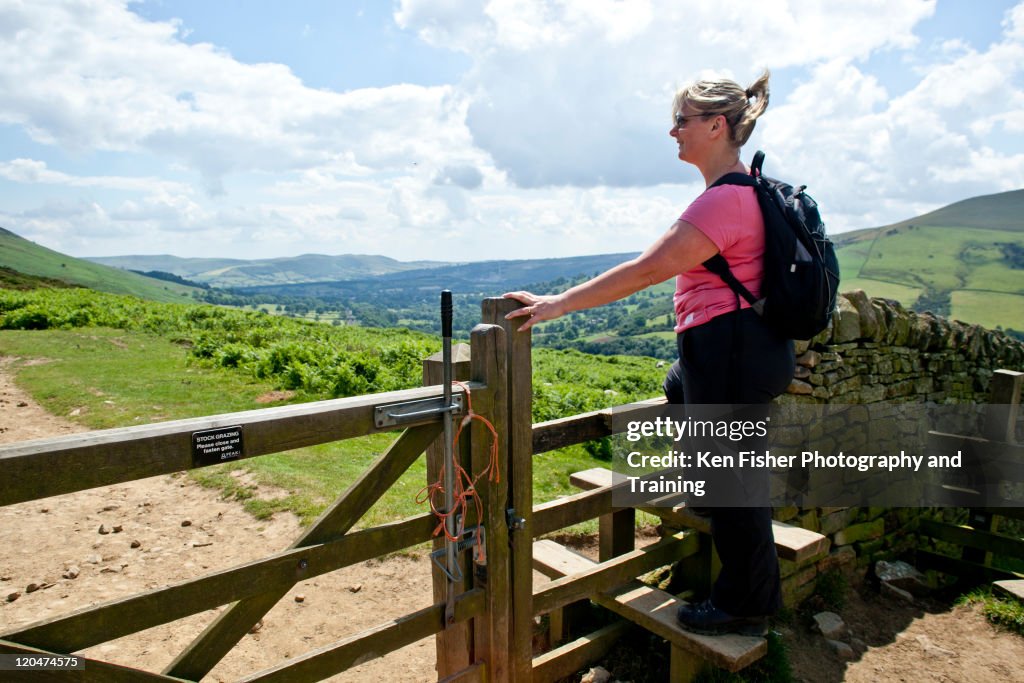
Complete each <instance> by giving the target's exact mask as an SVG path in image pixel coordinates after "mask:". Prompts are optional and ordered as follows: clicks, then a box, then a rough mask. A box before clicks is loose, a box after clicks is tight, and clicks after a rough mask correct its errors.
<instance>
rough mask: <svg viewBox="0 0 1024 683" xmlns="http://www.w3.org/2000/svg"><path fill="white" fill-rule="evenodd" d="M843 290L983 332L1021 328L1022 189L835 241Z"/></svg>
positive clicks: (1023, 300)
mask: <svg viewBox="0 0 1024 683" xmlns="http://www.w3.org/2000/svg"><path fill="white" fill-rule="evenodd" d="M835 242H836V246H837V252H838V256H839V265H840V271H841V273H842V283H841V289H842V290H849V289H863V290H864V291H865V292H867V293H868V294H869V295H872V296H880V297H886V298H890V299H896V300H897V301H899V302H900V303H902V304H903V305H905V306H908V307H911V308H914V309H916V310H931V311H933V312H935V313H939V314H941V315H946V316H949V317H951V318H956V319H960V320H964V321H966V322H973V323H978V324H980V325H984V326H986V327H1003V328H1006V329H1016V330H1018V331H1019V330H1021V328H1024V190H1015V191H1012V192H1003V193H1000V194H994V195H986V196H982V197H972V198H970V199H966V200H963V201H960V202H956V203H954V204H950V205H949V206H946V207H943V208H941V209H938V210H936V211H932V212H930V213H927V214H924V215H921V216H917V217H915V218H910V219H907V220H904V221H900V222H898V223H893V224H892V225H886V226H882V227H879V228H871V229H868V230H858V231H855V232H850V233H844V234H841V235H838V236H836V238H835Z"/></svg>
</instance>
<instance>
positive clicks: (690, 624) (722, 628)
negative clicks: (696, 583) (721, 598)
mask: <svg viewBox="0 0 1024 683" xmlns="http://www.w3.org/2000/svg"><path fill="white" fill-rule="evenodd" d="M676 619H677V620H678V621H679V625H680V626H682V627H683V628H684V629H686V630H687V631H692V632H693V633H700V634H703V635H706V636H717V635H721V634H723V633H738V634H740V635H744V636H764V635H767V634H768V618H767V617H734V616H733V615H731V614H729V613H728V612H725V611H723V610H720V609H718V608H717V607H715V606H714V605H712V604H711V601H710V600H705V601H704V602H701V603H698V604H695V605H693V604H686V605H683V606H681V607H680V608H679V611H678V612H676Z"/></svg>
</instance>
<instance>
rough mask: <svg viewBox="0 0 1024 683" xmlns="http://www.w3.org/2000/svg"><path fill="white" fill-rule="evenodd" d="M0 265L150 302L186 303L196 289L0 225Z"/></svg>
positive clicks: (37, 275) (20, 271)
mask: <svg viewBox="0 0 1024 683" xmlns="http://www.w3.org/2000/svg"><path fill="white" fill-rule="evenodd" d="M0 267H5V268H10V269H12V270H15V271H17V272H19V273H25V274H27V275H34V276H36V277H40V278H52V279H54V280H61V281H63V282H67V283H69V284H72V285H79V286H81V287H88V288H89V289H95V290H99V291H101V292H109V293H111V294H131V295H134V296H138V297H141V298H143V299H150V300H152V301H164V302H179V303H181V302H189V301H193V300H194V299H193V298H192V292H195V291H199V290H197V289H196V288H195V287H185V286H183V285H179V284H176V283H173V282H165V281H162V280H155V279H153V278H149V277H145V276H142V275H139V274H137V273H131V272H128V271H124V270H119V269H117V268H111V267H109V266H104V265H100V264H98V263H90V262H89V261H84V260H82V259H77V258H74V257H72V256H67V255H65V254H61V253H60V252H57V251H53V250H52V249H47V248H46V247H43V246H40V245H38V244H36V243H35V242H31V241H29V240H27V239H25V238H23V237H19V236H18V235H16V234H14V233H13V232H11V231H9V230H5V229H4V228H0Z"/></svg>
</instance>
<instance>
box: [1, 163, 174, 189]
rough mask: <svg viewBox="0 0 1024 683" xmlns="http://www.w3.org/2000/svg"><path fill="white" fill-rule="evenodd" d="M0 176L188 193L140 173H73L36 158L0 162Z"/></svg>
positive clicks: (96, 186)
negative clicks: (82, 174)
mask: <svg viewBox="0 0 1024 683" xmlns="http://www.w3.org/2000/svg"><path fill="white" fill-rule="evenodd" d="M0 177H2V178H6V179H7V180H13V181H14V182H17V183H41V184H44V185H65V186H67V187H95V188H104V189H109V190H134V191H143V192H153V191H159V192H188V191H189V188H188V186H187V185H185V184H184V183H179V182H174V181H169V180H162V179H160V178H154V177H144V176H134V177H133V176H75V175H70V174H68V173H63V172H61V171H54V170H52V169H50V168H49V167H48V166H47V165H46V162H44V161H38V160H36V159H12V160H10V161H3V162H0Z"/></svg>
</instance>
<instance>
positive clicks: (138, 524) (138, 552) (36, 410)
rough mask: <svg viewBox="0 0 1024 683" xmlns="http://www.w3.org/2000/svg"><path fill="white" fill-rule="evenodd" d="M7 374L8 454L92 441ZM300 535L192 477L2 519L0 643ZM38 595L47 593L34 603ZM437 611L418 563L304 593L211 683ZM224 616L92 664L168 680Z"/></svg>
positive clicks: (2, 364)
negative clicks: (170, 670)
mask: <svg viewBox="0 0 1024 683" xmlns="http://www.w3.org/2000/svg"><path fill="white" fill-rule="evenodd" d="M10 362H11V361H10V359H0V443H10V442H15V441H23V440H28V439H38V438H44V437H47V436H57V435H63V434H69V433H73V432H76V431H83V428H82V427H81V426H79V425H76V424H74V423H72V422H69V421H67V420H64V419H62V418H59V417H55V416H53V415H51V414H49V413H47V412H46V411H45V410H43V409H42V408H41V407H40V406H39V405H38V404H37V403H36V402H35V401H33V400H32V399H31V397H29V396H28V395H27V394H25V393H24V392H23V391H21V390H20V389H18V387H17V386H15V385H14V384H13V382H12V381H11V376H10V372H9V366H10ZM118 529H120V530H118ZM104 532H108V533H104ZM298 533H299V524H298V522H297V520H296V519H295V518H294V517H292V516H290V515H282V514H278V515H275V517H274V518H273V519H272V520H269V521H259V520H256V519H254V518H253V517H252V516H251V515H249V514H248V513H246V512H244V511H243V510H242V508H241V506H240V505H238V504H237V503H234V502H229V501H224V500H221V499H220V497H219V495H218V493H217V492H216V491H213V490H209V489H204V488H202V487H201V486H199V485H197V484H195V483H194V482H192V481H191V480H190V479H189V478H188V477H185V476H161V477H153V478H151V479H145V480H141V481H137V482H131V483H130V484H124V485H118V486H110V487H104V488H98V489H92V490H89V491H81V492H78V493H73V494H69V495H64V496H55V497H53V498H48V499H44V500H38V501H32V502H28V503H21V504H17V505H10V506H7V507H2V508H0V548H2V549H3V550H0V632H4V631H8V630H10V629H12V628H15V627H18V626H22V625H25V624H29V623H32V622H35V621H39V620H42V619H47V618H51V617H54V616H57V615H61V614H66V613H68V612H71V611H73V610H75V609H78V608H82V607H87V606H89V605H95V604H98V603H101V602H106V601H108V600H113V599H116V598H120V597H124V596H128V595H132V594H135V593H139V592H142V591H145V590H148V589H153V588H158V587H162V586H167V585H170V584H174V583H178V582H182V581H185V580H188V579H190V578H195V577H199V576H203V575H205V574H207V573H210V572H212V571H215V570H218V569H223V568H228V567H232V566H236V565H239V564H242V563H244V562H247V561H250V560H255V559H258V558H260V557H263V556H266V555H268V554H270V553H271V552H274V551H277V550H283V549H285V548H286V547H287V546H288V545H289V544H290V543H291V541H292V539H293V538H295V536H296V535H297V534H298ZM71 577H74V578H71ZM31 584H36V585H37V586H41V588H39V589H37V590H33V591H31V592H30V591H29V590H28V588H29V586H30V585H31ZM14 594H17V596H18V597H16V598H15V599H13V600H11V599H10V596H12V595H14ZM300 596H301V597H302V602H298V601H297V598H299V597H300ZM431 602H432V600H431V586H430V569H429V561H428V559H427V558H426V557H424V556H422V555H414V556H410V557H394V558H390V559H388V560H386V561H384V562H370V563H364V564H359V565H356V566H353V567H349V568H346V569H343V570H340V571H337V572H333V573H331V574H327V575H324V576H320V577H317V578H315V579H312V580H310V581H304V582H302V583H300V584H298V585H296V586H295V588H294V589H293V590H291V591H290V592H289V593H288V595H287V596H286V597H285V598H284V599H283V600H281V602H280V603H278V605H277V606H276V607H275V608H274V609H273V610H271V611H270V613H269V614H268V615H267V616H266V617H265V618H264V620H263V625H262V627H261V628H260V629H259V630H258V631H257V632H256V633H250V634H248V635H246V636H245V637H244V638H243V639H242V642H241V643H240V645H239V646H238V647H237V648H236V649H235V650H234V651H232V652H231V653H230V654H229V655H228V656H227V657H226V658H225V659H224V660H223V661H222V662H221V663H220V664H219V665H218V666H217V667H216V668H215V669H214V670H213V671H212V672H211V675H210V676H209V677H208V678H207V679H206V680H211V681H228V680H234V679H236V678H238V677H240V676H242V675H245V674H247V673H251V672H253V671H257V670H261V669H264V668H267V667H270V666H274V665H276V664H279V663H281V662H282V661H284V660H286V659H288V658H290V657H295V656H298V655H300V654H303V653H305V652H308V651H309V650H312V649H314V648H316V647H320V646H323V645H327V644H330V643H333V642H335V641H338V640H340V639H342V638H344V637H346V636H347V635H350V634H353V633H358V632H359V631H361V630H363V629H366V628H369V627H371V626H375V625H378V624H381V623H383V622H385V621H387V620H388V619H391V618H394V617H398V616H401V615H403V614H407V613H409V612H412V611H415V610H417V609H420V608H422V607H426V606H428V605H429V604H430V603H431ZM215 614H216V612H215V611H211V612H206V613H202V614H198V615H194V616H192V617H189V618H187V619H182V620H180V621H177V622H173V623H171V624H166V625H164V626H159V627H156V628H152V629H149V630H147V631H143V632H141V633H137V634H134V635H131V636H126V637H124V638H121V639H118V640H114V641H111V642H109V643H104V644H101V645H97V646H95V647H92V648H89V649H88V650H85V651H83V654H85V655H86V656H90V657H96V658H98V659H104V660H107V661H114V662H118V663H122V664H127V665H131V666H136V667H139V668H143V669H147V670H150V671H159V670H161V669H162V668H163V667H164V666H166V665H167V664H168V663H170V662H171V661H172V659H173V658H174V657H175V656H176V655H177V654H178V653H179V652H180V651H181V650H182V649H184V648H185V647H186V646H187V645H188V643H189V642H191V640H192V639H193V638H194V637H195V636H196V635H197V634H198V633H200V632H201V631H202V629H203V628H205V626H206V625H207V624H208V623H210V621H211V620H212V619H213V617H214V616H215ZM434 661H435V656H434V641H433V639H432V638H428V639H426V640H423V641H420V642H418V643H415V644H413V645H410V646H408V647H406V648H403V649H402V650H399V651H397V652H395V653H392V654H391V655H388V656H386V657H384V658H381V659H378V660H374V661H372V662H369V663H367V664H364V665H361V666H359V667H356V668H354V669H350V670H349V671H348V672H346V673H345V674H342V675H339V676H336V677H334V678H332V679H330V680H332V681H368V680H380V681H394V680H401V681H424V682H425V681H433V680H436V676H435V673H434Z"/></svg>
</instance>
